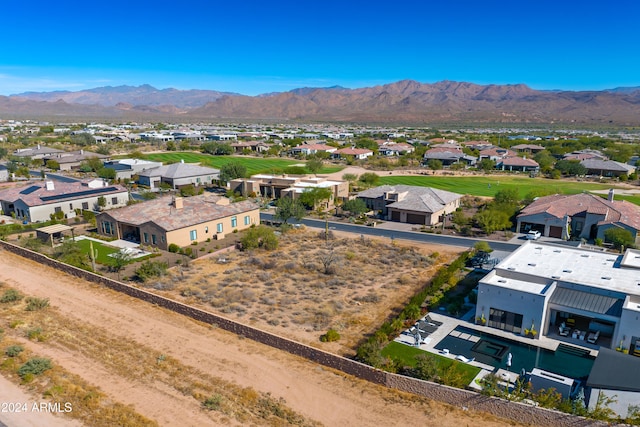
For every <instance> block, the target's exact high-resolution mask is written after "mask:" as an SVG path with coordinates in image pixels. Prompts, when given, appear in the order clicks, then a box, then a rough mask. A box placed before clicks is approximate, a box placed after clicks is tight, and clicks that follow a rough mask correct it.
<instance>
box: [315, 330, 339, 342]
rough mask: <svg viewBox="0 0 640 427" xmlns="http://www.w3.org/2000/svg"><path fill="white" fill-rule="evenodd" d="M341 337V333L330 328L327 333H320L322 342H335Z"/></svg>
mask: <svg viewBox="0 0 640 427" xmlns="http://www.w3.org/2000/svg"><path fill="white" fill-rule="evenodd" d="M339 339H340V334H339V333H338V331H336V330H335V329H329V330H328V331H327V333H326V334H322V335H320V341H322V342H334V341H338V340H339Z"/></svg>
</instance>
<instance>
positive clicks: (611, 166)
mask: <svg viewBox="0 0 640 427" xmlns="http://www.w3.org/2000/svg"><path fill="white" fill-rule="evenodd" d="M580 164H581V165H582V166H584V167H585V168H587V169H589V170H594V169H599V170H603V171H615V172H627V173H630V172H633V171H635V170H636V168H635V166H631V165H628V164H626V163H620V162H615V161H613V160H599V159H585V160H583V161H581V162H580Z"/></svg>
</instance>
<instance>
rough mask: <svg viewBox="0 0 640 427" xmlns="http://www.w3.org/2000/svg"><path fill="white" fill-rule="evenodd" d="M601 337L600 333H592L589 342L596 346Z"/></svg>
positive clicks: (588, 338)
mask: <svg viewBox="0 0 640 427" xmlns="http://www.w3.org/2000/svg"><path fill="white" fill-rule="evenodd" d="M599 336H600V331H596V332H595V333H594V332H591V333H590V334H589V336H588V337H587V341H588V342H590V343H591V344H595V343H596V341H598V337H599Z"/></svg>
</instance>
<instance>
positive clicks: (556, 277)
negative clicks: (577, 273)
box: [551, 276, 560, 279]
mask: <svg viewBox="0 0 640 427" xmlns="http://www.w3.org/2000/svg"><path fill="white" fill-rule="evenodd" d="M551 278H552V279H559V278H560V276H551Z"/></svg>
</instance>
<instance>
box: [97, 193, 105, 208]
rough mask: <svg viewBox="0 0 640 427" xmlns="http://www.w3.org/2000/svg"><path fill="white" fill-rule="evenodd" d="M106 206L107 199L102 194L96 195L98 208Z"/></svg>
mask: <svg viewBox="0 0 640 427" xmlns="http://www.w3.org/2000/svg"><path fill="white" fill-rule="evenodd" d="M106 206H107V199H106V198H105V197H104V196H100V197H98V208H99V210H103V209H104V208H105V207H106Z"/></svg>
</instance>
